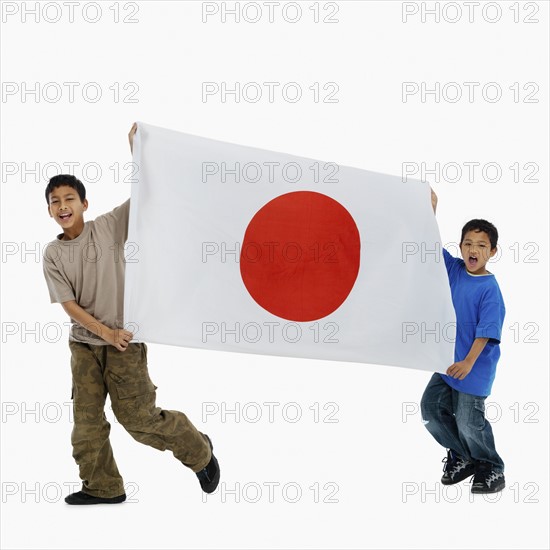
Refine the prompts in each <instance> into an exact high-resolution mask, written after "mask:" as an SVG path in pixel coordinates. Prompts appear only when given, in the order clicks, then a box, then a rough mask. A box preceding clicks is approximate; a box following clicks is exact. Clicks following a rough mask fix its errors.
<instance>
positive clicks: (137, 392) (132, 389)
mask: <svg viewBox="0 0 550 550" xmlns="http://www.w3.org/2000/svg"><path fill="white" fill-rule="evenodd" d="M156 389H157V386H155V385H154V384H153V383H152V382H151V380H150V379H148V378H144V379H140V380H136V381H134V382H128V383H122V384H117V385H116V386H115V395H111V403H112V406H113V412H114V413H115V416H116V418H117V420H118V421H119V422H120V423H121V424H122V425H123V426H124V427H125V428H126V429H131V428H132V427H135V426H139V425H141V424H143V422H144V421H146V420H147V419H148V418H150V417H151V416H152V412H153V410H154V409H155V400H156Z"/></svg>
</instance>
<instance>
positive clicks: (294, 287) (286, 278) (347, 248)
mask: <svg viewBox="0 0 550 550" xmlns="http://www.w3.org/2000/svg"><path fill="white" fill-rule="evenodd" d="M360 249H361V241H360V237H359V230H358V229H357V226H356V224H355V221H354V220H353V218H352V217H351V214H350V213H349V212H348V211H347V210H346V209H345V208H344V207H343V206H342V205H341V204H340V203H339V202H337V201H335V200H334V199H332V198H330V197H327V196H326V195H323V194H321V193H316V192H313V191H295V192H293V193H286V194H284V195H280V196H279V197H276V198H275V199H273V200H271V201H269V202H268V203H267V204H265V205H264V206H263V207H262V208H260V210H258V212H256V214H255V215H254V217H253V218H252V220H251V221H250V223H249V224H248V227H247V228H246V231H245V234H244V239H243V245H242V249H241V255H240V263H241V265H240V267H241V277H242V279H243V282H244V284H245V286H246V289H247V290H248V292H249V293H250V295H251V296H252V298H254V300H255V301H256V302H257V303H258V304H259V305H260V306H261V307H263V308H264V309H266V310H267V311H269V312H270V313H272V314H273V315H277V316H278V317H282V318H283V319H288V320H291V321H314V320H316V319H321V318H322V317H326V316H327V315H329V314H331V313H332V312H333V311H335V310H337V309H338V308H339V307H340V306H341V305H342V304H343V303H344V301H345V300H346V298H347V297H348V295H349V293H350V292H351V289H352V288H353V285H354V284H355V280H356V279H357V274H358V273H359V259H360Z"/></svg>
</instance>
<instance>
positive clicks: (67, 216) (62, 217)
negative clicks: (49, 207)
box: [59, 213, 72, 221]
mask: <svg viewBox="0 0 550 550" xmlns="http://www.w3.org/2000/svg"><path fill="white" fill-rule="evenodd" d="M71 217H72V214H71V213H66V214H59V218H60V219H62V220H63V221H67V220H68V219H69V218H71Z"/></svg>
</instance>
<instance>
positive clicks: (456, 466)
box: [441, 449, 475, 485]
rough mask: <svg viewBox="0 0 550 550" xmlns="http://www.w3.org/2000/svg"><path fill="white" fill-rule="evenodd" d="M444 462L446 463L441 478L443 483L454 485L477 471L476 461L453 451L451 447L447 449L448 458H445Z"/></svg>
mask: <svg viewBox="0 0 550 550" xmlns="http://www.w3.org/2000/svg"><path fill="white" fill-rule="evenodd" d="M442 462H444V463H445V465H444V466H443V476H442V478H441V483H443V485H454V484H455V483H458V482H459V481H462V480H463V479H466V478H467V477H470V476H473V475H474V473H475V465H474V463H473V462H471V461H470V460H466V459H465V458H463V457H461V456H460V455H458V454H456V453H455V452H454V451H451V449H449V450H448V451H447V458H444V459H443V460H442Z"/></svg>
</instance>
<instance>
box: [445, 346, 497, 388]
mask: <svg viewBox="0 0 550 550" xmlns="http://www.w3.org/2000/svg"><path fill="white" fill-rule="evenodd" d="M488 341H489V338H476V339H475V340H474V343H473V344H472V347H471V348H470V351H469V352H468V355H466V357H465V358H464V359H463V360H462V361H458V362H457V363H453V364H452V365H451V366H450V367H449V368H448V369H447V374H448V375H449V376H452V377H453V378H458V379H459V380H464V378H466V375H467V374H469V372H470V371H471V370H472V367H473V366H474V363H475V362H476V361H477V358H478V357H479V355H480V354H481V352H482V351H483V348H484V347H485V344H487V342H488Z"/></svg>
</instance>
